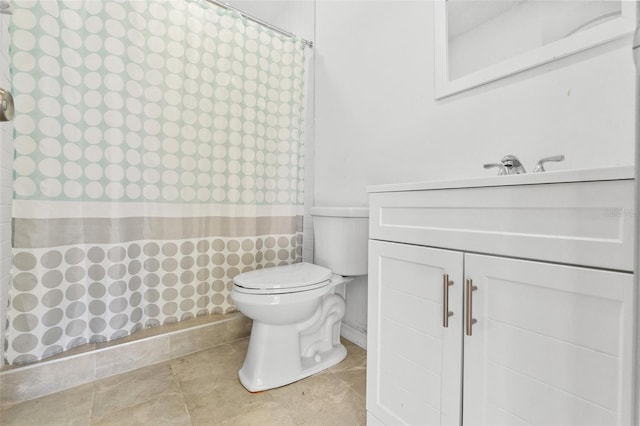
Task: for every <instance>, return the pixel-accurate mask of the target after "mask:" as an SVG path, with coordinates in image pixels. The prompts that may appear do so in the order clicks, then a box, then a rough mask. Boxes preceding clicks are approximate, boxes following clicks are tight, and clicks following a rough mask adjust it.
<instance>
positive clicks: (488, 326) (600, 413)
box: [463, 255, 633, 426]
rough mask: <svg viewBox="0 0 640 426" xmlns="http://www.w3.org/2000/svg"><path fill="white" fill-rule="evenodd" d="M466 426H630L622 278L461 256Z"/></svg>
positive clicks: (626, 277)
mask: <svg viewBox="0 0 640 426" xmlns="http://www.w3.org/2000/svg"><path fill="white" fill-rule="evenodd" d="M465 278H467V279H471V280H472V283H471V285H473V286H474V287H477V289H476V290H475V291H473V292H472V299H471V300H472V305H471V308H472V315H471V317H472V318H474V319H475V320H476V321H477V322H476V323H475V324H473V326H472V335H471V336H468V335H465V338H464V380H463V388H464V396H463V401H464V407H463V424H465V425H491V426H494V425H510V426H515V425H562V426H567V425H587V424H588V425H607V426H611V425H628V424H630V423H631V407H632V404H631V402H632V401H631V394H632V392H631V390H632V389H631V386H632V374H631V372H632V367H631V361H632V342H633V335H632V315H633V313H632V299H633V297H632V294H633V293H632V291H633V279H632V274H630V273H618V272H610V271H603V270H594V269H586V268H577V267H569V266H561V265H552V264H546V263H538V262H530V261H521V260H513V259H505V258H497V257H490V256H479V255H465Z"/></svg>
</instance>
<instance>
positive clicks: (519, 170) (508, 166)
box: [484, 155, 527, 176]
mask: <svg viewBox="0 0 640 426" xmlns="http://www.w3.org/2000/svg"><path fill="white" fill-rule="evenodd" d="M492 167H497V168H498V176H502V175H521V174H524V173H527V171H526V170H525V169H524V166H523V165H522V163H521V162H520V160H518V157H516V156H515V155H505V156H504V157H502V160H500V162H499V163H488V164H485V165H484V168H485V169H490V168H492Z"/></svg>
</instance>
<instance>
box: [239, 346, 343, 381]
mask: <svg viewBox="0 0 640 426" xmlns="http://www.w3.org/2000/svg"><path fill="white" fill-rule="evenodd" d="M346 356H347V348H345V347H344V345H342V344H339V345H337V346H334V347H333V348H332V349H330V350H328V351H326V352H323V353H320V354H316V356H315V357H308V358H307V357H303V358H302V359H301V366H300V367H301V368H300V369H296V370H295V371H289V372H288V373H290V374H287V375H286V376H282V375H281V376H278V377H271V378H267V379H266V380H264V379H265V377H264V375H263V376H261V378H260V379H259V378H258V375H256V374H252V372H253V368H251V367H250V366H247V361H246V360H245V364H244V365H243V366H242V368H241V369H240V371H238V378H239V379H240V383H241V384H242V386H244V387H245V388H246V389H247V390H248V391H249V392H260V391H264V390H267V389H273V388H278V387H280V386H285V385H288V384H291V383H294V382H297V381H298V380H302V379H304V378H307V377H309V376H312V375H314V374H316V373H319V372H321V371H323V370H326V369H327V368H329V367H333V366H334V365H336V364H338V363H340V362H341V361H342V360H343V359H345V358H346ZM314 358H315V359H314ZM289 370H293V369H289Z"/></svg>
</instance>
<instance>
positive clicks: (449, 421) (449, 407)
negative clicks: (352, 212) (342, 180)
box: [367, 167, 634, 426]
mask: <svg viewBox="0 0 640 426" xmlns="http://www.w3.org/2000/svg"><path fill="white" fill-rule="evenodd" d="M633 178H634V170H633V168H632V167H621V168H607V169H594V170H582V171H567V172H548V173H540V174H528V175H515V176H498V177H490V178H481V179H469V180H459V181H449V182H422V183H410V184H394V185H379V186H373V187H369V188H368V191H369V193H370V225H369V226H370V229H369V238H370V240H369V302H368V303H369V319H368V372H367V419H368V423H369V424H374V425H378V424H386V425H391V424H394V425H395V424H410V425H440V424H446V425H460V424H462V425H488V426H489V425H500V424H503V425H504V424H508V425H520V424H522V425H524V424H529V425H543V424H563V425H574V424H601V425H626V424H630V422H631V414H632V413H631V412H632V407H633V404H632V400H631V395H632V392H631V390H632V375H631V371H632V360H633V347H632V342H633V334H632V333H633V309H632V307H633V263H634V262H633V235H634V228H633V227H634V180H633Z"/></svg>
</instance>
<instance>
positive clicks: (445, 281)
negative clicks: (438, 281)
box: [442, 274, 453, 328]
mask: <svg viewBox="0 0 640 426" xmlns="http://www.w3.org/2000/svg"><path fill="white" fill-rule="evenodd" d="M452 285H453V281H449V274H444V276H443V277H442V326H443V327H444V328H447V327H449V317H452V316H453V312H451V311H450V310H449V287H451V286H452Z"/></svg>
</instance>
